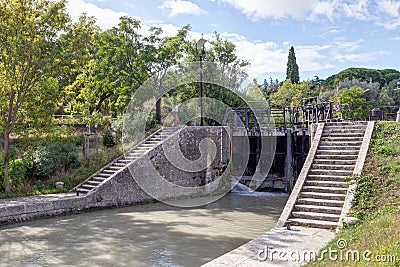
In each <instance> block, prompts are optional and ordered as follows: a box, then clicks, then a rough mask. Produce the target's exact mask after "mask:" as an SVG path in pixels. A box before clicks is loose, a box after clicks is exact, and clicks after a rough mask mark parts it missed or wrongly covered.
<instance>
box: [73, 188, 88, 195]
mask: <svg viewBox="0 0 400 267" xmlns="http://www.w3.org/2000/svg"><path fill="white" fill-rule="evenodd" d="M89 191H90V190H89V189H84V188H77V189H76V192H77V193H78V194H87V193H89Z"/></svg>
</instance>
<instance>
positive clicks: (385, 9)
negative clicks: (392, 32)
mask: <svg viewBox="0 0 400 267" xmlns="http://www.w3.org/2000/svg"><path fill="white" fill-rule="evenodd" d="M378 9H379V11H380V12H382V13H385V14H387V15H389V16H391V17H399V16H400V15H399V9H400V1H390V0H380V1H378Z"/></svg>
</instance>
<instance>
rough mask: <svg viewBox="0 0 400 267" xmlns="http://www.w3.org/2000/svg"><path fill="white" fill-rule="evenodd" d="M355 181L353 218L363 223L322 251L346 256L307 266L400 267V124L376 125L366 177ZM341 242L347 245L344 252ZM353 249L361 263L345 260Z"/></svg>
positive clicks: (348, 227)
mask: <svg viewBox="0 0 400 267" xmlns="http://www.w3.org/2000/svg"><path fill="white" fill-rule="evenodd" d="M354 178H355V180H356V181H357V184H358V186H357V189H356V192H355V198H354V201H353V207H352V211H351V216H355V217H358V218H359V219H361V223H359V224H357V225H353V226H350V225H345V227H344V228H343V229H341V230H340V232H339V233H338V234H337V236H336V238H335V239H334V240H332V241H331V242H330V243H329V244H328V245H327V246H326V247H325V248H324V249H323V250H329V248H330V249H331V250H332V249H333V250H338V251H342V253H344V257H342V260H340V257H339V259H338V260H330V259H329V257H328V256H326V255H325V256H326V257H324V259H323V260H322V261H320V260H317V261H315V262H310V263H308V264H307V266H360V267H361V266H400V123H396V122H377V123H376V125H375V129H374V134H373V138H372V140H371V145H370V149H369V151H368V156H367V159H366V163H365V165H364V170H363V174H362V175H361V176H360V177H354ZM339 240H345V241H346V243H347V246H346V247H345V248H344V249H342V250H340V249H338V246H337V243H338V241H339ZM323 250H321V252H322V251H323ZM353 250H354V251H358V253H360V261H355V260H353V258H351V257H350V258H346V252H348V251H353ZM321 252H320V255H319V256H321ZM363 253H366V254H365V256H366V257H367V259H370V261H368V260H367V259H363V256H362V255H363ZM382 257H386V259H383V260H385V261H382V260H381V259H382ZM379 258H380V259H379Z"/></svg>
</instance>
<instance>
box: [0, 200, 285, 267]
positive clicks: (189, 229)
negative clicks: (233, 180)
mask: <svg viewBox="0 0 400 267" xmlns="http://www.w3.org/2000/svg"><path fill="white" fill-rule="evenodd" d="M286 200H287V196H285V195H282V194H280V195H271V194H258V195H257V196H249V195H240V194H229V195H227V196H226V197H224V198H222V199H221V200H219V201H217V202H215V203H212V204H209V205H207V206H204V207H200V208H190V209H181V208H175V207H171V206H167V205H164V204H161V203H156V204H149V205H140V206H132V207H127V208H120V209H112V210H103V211H95V212H89V213H84V214H79V215H71V216H65V217H57V218H53V219H47V220H39V221H33V222H26V223H21V224H14V225H9V226H3V227H0V266H129V267H131V266H133V267H135V266H200V265H201V264H203V263H206V262H208V261H210V260H212V259H214V258H216V257H218V256H220V255H222V254H224V253H226V252H228V251H230V250H232V249H234V248H236V247H238V246H240V245H242V244H244V243H246V242H247V241H249V240H251V239H253V238H255V237H257V236H259V235H260V234H262V233H263V232H265V231H267V230H269V229H271V228H272V227H273V226H274V225H275V224H276V221H277V220H278V218H279V215H280V213H281V211H282V209H283V207H284V205H285V202H286Z"/></svg>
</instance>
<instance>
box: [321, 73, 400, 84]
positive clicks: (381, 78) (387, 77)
mask: <svg viewBox="0 0 400 267" xmlns="http://www.w3.org/2000/svg"><path fill="white" fill-rule="evenodd" d="M399 77H400V72H399V71H397V70H394V69H384V70H376V69H368V68H348V69H345V70H343V71H341V72H339V73H338V74H335V75H332V76H330V77H328V78H327V79H326V80H325V82H324V85H325V86H328V87H330V88H335V87H336V86H337V85H338V84H339V82H343V81H345V80H346V79H348V80H354V79H355V80H359V81H361V82H370V81H371V79H372V82H377V83H379V84H380V86H384V85H385V83H389V82H391V81H393V80H397V79H398V78H399Z"/></svg>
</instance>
